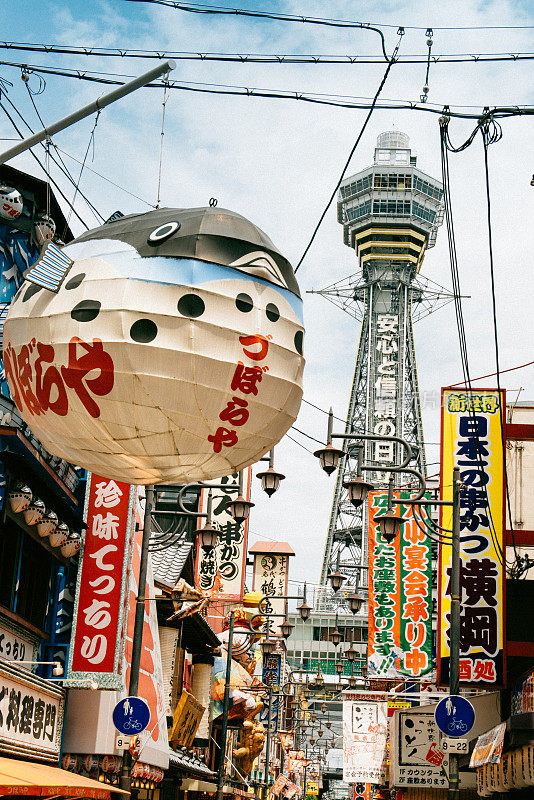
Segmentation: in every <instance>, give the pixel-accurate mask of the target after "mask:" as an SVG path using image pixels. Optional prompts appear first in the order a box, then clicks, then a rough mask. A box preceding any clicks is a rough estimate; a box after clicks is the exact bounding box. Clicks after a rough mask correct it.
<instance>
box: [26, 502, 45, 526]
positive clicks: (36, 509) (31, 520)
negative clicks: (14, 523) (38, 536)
mask: <svg viewBox="0 0 534 800" xmlns="http://www.w3.org/2000/svg"><path fill="white" fill-rule="evenodd" d="M44 513H45V504H44V503H43V501H42V500H39V498H38V497H36V498H35V499H34V500H32V501H31V503H30V504H29V506H28V508H27V509H26V510H25V512H24V522H25V523H26V525H37V523H38V522H41V520H42V518H43V515H44Z"/></svg>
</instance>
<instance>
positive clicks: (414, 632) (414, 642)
mask: <svg viewBox="0 0 534 800" xmlns="http://www.w3.org/2000/svg"><path fill="white" fill-rule="evenodd" d="M406 638H407V640H408V642H409V643H410V645H411V647H421V645H422V644H424V641H425V639H426V627H425V625H423V624H422V623H419V624H417V623H413V622H408V623H407V624H406Z"/></svg>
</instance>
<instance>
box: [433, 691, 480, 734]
mask: <svg viewBox="0 0 534 800" xmlns="http://www.w3.org/2000/svg"><path fill="white" fill-rule="evenodd" d="M434 716H435V718H436V725H437V726H438V728H439V729H440V731H441V732H442V733H444V734H445V736H453V737H454V736H457V737H460V736H465V735H466V734H468V733H469V731H470V730H471V728H472V727H473V725H474V724H475V709H474V707H473V704H472V703H470V702H469V700H466V698H465V697H460V695H458V694H451V696H450V697H444V698H443V700H440V701H439V703H438V704H437V706H436V711H435V713H434Z"/></svg>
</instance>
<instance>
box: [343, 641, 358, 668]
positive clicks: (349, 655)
mask: <svg viewBox="0 0 534 800" xmlns="http://www.w3.org/2000/svg"><path fill="white" fill-rule="evenodd" d="M357 655H358V651H357V650H355V649H354V647H353V646H352V644H351V646H350V647H349V649H348V650H347V651H346V652H345V657H346V659H347V661H349V662H350V663H351V664H352V663H353V661H355V660H356V656H357Z"/></svg>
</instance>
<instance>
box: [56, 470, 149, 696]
mask: <svg viewBox="0 0 534 800" xmlns="http://www.w3.org/2000/svg"><path fill="white" fill-rule="evenodd" d="M136 503H137V487H135V486H130V485H129V484H126V483H121V482H120V481H113V480H109V479H107V478H102V477H100V476H98V475H93V474H92V475H89V477H88V481H87V489H86V496H85V517H86V520H87V530H86V534H85V542H84V547H83V556H82V558H81V559H80V564H79V567H78V580H77V586H76V602H75V608H74V620H73V634H72V644H71V648H70V654H69V665H68V673H67V679H66V680H65V685H66V686H68V685H69V681H70V680H73V681H77V682H79V681H80V680H84V679H85V680H88V679H91V680H94V681H96V682H97V683H98V685H99V688H101V689H124V688H125V683H124V658H123V655H124V643H125V631H124V626H125V612H126V608H127V597H128V595H127V593H128V587H129V581H130V571H131V562H132V558H131V555H132V540H133V531H134V518H135V510H136ZM73 685H79V683H75V684H73Z"/></svg>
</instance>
